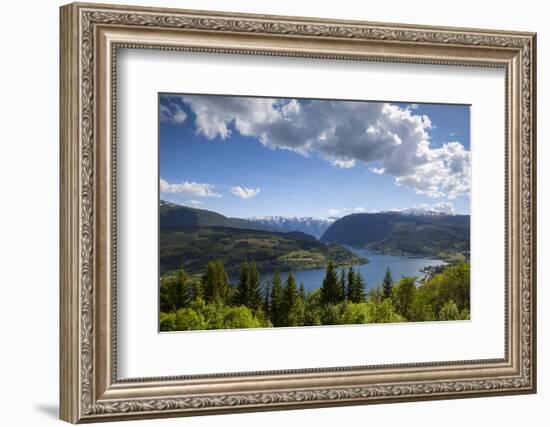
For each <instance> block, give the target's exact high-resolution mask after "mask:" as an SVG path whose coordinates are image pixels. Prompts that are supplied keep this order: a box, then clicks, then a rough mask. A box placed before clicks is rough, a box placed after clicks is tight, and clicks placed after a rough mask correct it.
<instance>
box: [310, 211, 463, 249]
mask: <svg viewBox="0 0 550 427" xmlns="http://www.w3.org/2000/svg"><path fill="white" fill-rule="evenodd" d="M321 241H322V242H325V243H336V244H341V245H348V246H352V247H357V248H367V249H372V250H376V251H379V252H382V253H388V254H401V255H418V256H437V257H441V258H445V259H453V258H456V257H458V258H461V259H464V258H469V252H470V216H469V215H445V214H438V215H412V214H403V213H402V212H380V213H358V214H352V215H347V216H345V217H342V218H340V219H339V220H337V221H335V222H334V223H333V224H332V225H331V226H330V227H329V228H328V229H327V230H326V231H325V233H324V234H323V236H322V237H321Z"/></svg>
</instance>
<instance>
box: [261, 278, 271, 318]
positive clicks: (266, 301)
mask: <svg viewBox="0 0 550 427" xmlns="http://www.w3.org/2000/svg"><path fill="white" fill-rule="evenodd" d="M263 292H264V295H263V297H264V306H263V309H264V313H265V314H266V316H267V317H268V318H269V317H270V313H271V301H270V297H271V286H270V283H269V282H266V283H265V285H264V289H263Z"/></svg>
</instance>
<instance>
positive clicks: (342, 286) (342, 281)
mask: <svg viewBox="0 0 550 427" xmlns="http://www.w3.org/2000/svg"><path fill="white" fill-rule="evenodd" d="M338 284H339V286H340V290H341V292H342V301H343V300H345V299H346V294H347V292H348V286H347V285H346V269H345V268H342V270H340V278H339V279H338ZM348 285H349V283H348Z"/></svg>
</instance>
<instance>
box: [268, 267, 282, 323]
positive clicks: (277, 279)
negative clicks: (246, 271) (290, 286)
mask: <svg viewBox="0 0 550 427" xmlns="http://www.w3.org/2000/svg"><path fill="white" fill-rule="evenodd" d="M270 299H271V304H270V312H269V314H270V318H271V323H273V325H274V326H284V325H283V323H284V318H283V286H282V284H281V276H280V275H279V272H278V271H277V270H275V273H273V278H272V279H271V298H270Z"/></svg>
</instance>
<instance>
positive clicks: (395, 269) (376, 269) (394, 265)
mask: <svg viewBox="0 0 550 427" xmlns="http://www.w3.org/2000/svg"><path fill="white" fill-rule="evenodd" d="M346 247H347V249H349V250H350V251H353V252H355V253H356V254H358V255H361V256H362V257H365V258H367V259H368V260H369V262H368V263H366V264H358V265H355V266H354V269H356V270H359V271H360V272H361V275H362V276H363V279H365V290H366V291H368V290H369V289H372V288H374V287H375V286H376V285H378V284H380V283H381V282H382V279H383V278H384V273H385V272H386V268H387V267H389V268H390V270H391V273H392V276H393V280H394V281H397V280H399V279H400V278H401V277H403V276H408V277H417V278H421V277H422V276H423V273H422V272H421V270H422V269H423V268H424V267H428V266H438V265H443V264H445V261H443V260H440V259H436V258H422V257H408V256H398V255H384V254H380V253H376V252H372V251H369V250H367V249H357V248H352V247H348V246H346ZM340 270H341V269H340V268H339V269H338V273H340ZM293 274H294V277H295V279H296V283H297V284H298V285H299V284H300V282H303V283H304V287H305V289H306V291H307V292H311V291H313V290H315V289H317V288H319V287H321V284H322V283H323V279H324V277H325V269H324V268H322V269H315V270H300V271H293ZM286 276H287V272H281V279H282V280H283V281H284V280H286ZM269 280H271V276H265V275H264V276H262V278H261V281H262V283H265V282H267V281H269Z"/></svg>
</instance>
